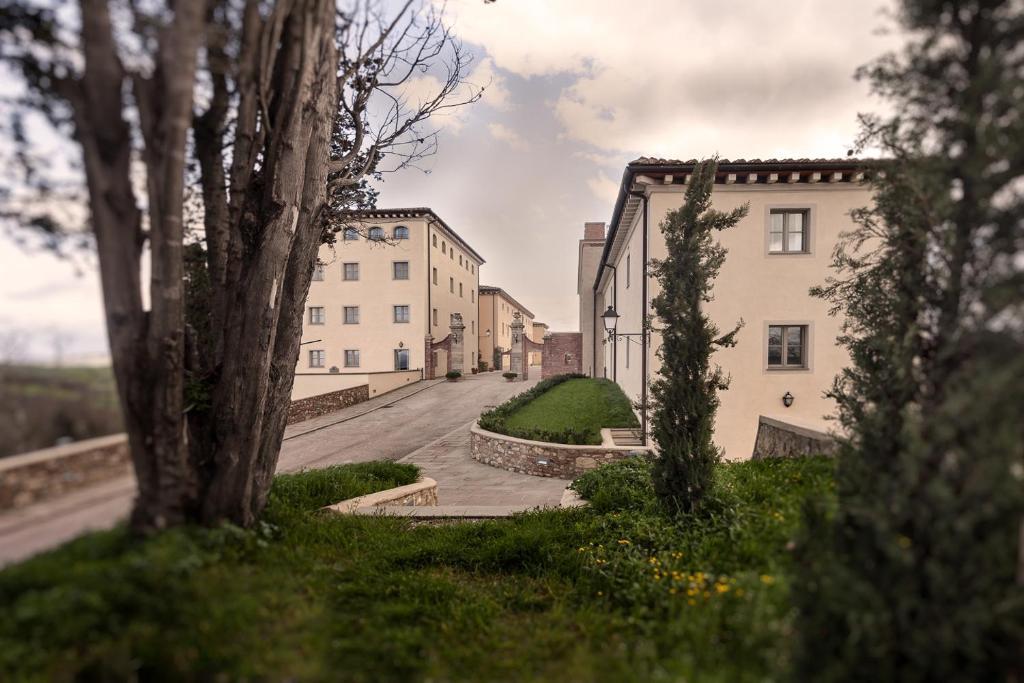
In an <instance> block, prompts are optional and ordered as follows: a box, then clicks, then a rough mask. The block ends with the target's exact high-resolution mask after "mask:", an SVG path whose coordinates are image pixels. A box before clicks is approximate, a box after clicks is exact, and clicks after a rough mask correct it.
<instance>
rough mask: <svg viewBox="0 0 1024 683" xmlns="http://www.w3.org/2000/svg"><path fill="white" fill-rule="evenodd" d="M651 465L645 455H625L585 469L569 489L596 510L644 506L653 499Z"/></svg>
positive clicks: (633, 508) (650, 460) (637, 508)
mask: <svg viewBox="0 0 1024 683" xmlns="http://www.w3.org/2000/svg"><path fill="white" fill-rule="evenodd" d="M652 464H653V461H652V459H651V458H649V457H645V456H638V457H633V458H627V459H625V460H621V461H619V462H616V463H612V464H610V465H604V466H602V467H598V468H597V469H595V470H591V471H590V472H587V473H586V474H584V475H583V476H581V477H579V478H578V479H576V481H574V482H573V483H572V485H571V488H572V489H573V490H574V491H576V492H577V493H578V494H580V496H582V497H583V498H584V499H585V500H587V501H589V502H590V505H591V506H592V507H593V508H594V509H595V510H597V511H599V512H610V511H613V510H640V509H644V508H646V507H649V506H650V505H651V504H652V503H653V502H654V501H655V497H654V487H653V485H652V483H651V469H652Z"/></svg>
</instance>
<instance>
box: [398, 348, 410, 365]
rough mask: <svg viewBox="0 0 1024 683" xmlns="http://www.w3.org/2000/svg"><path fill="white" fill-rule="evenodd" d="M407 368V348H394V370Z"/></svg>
mask: <svg viewBox="0 0 1024 683" xmlns="http://www.w3.org/2000/svg"><path fill="white" fill-rule="evenodd" d="M408 369H409V349H395V370H408Z"/></svg>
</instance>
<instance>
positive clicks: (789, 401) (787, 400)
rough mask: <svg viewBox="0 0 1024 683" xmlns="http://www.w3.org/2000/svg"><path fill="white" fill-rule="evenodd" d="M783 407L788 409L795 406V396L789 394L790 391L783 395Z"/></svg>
mask: <svg viewBox="0 0 1024 683" xmlns="http://www.w3.org/2000/svg"><path fill="white" fill-rule="evenodd" d="M782 405H784V406H786V407H787V408H788V407H790V406H791V405H793V394H791V393H789V392H788V391H787V392H786V393H784V394H783V395H782Z"/></svg>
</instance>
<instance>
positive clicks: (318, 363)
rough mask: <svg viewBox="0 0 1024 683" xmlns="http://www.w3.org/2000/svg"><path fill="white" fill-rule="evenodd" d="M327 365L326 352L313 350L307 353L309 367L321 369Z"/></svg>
mask: <svg viewBox="0 0 1024 683" xmlns="http://www.w3.org/2000/svg"><path fill="white" fill-rule="evenodd" d="M326 364H327V352H326V351H323V350H315V351H310V352H309V367H311V368H322V367H324V365H326Z"/></svg>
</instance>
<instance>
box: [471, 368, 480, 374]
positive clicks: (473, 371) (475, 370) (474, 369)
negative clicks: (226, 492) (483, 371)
mask: <svg viewBox="0 0 1024 683" xmlns="http://www.w3.org/2000/svg"><path fill="white" fill-rule="evenodd" d="M470 372H472V373H473V374H474V375H475V374H476V373H478V372H480V371H479V370H478V369H477V368H470Z"/></svg>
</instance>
